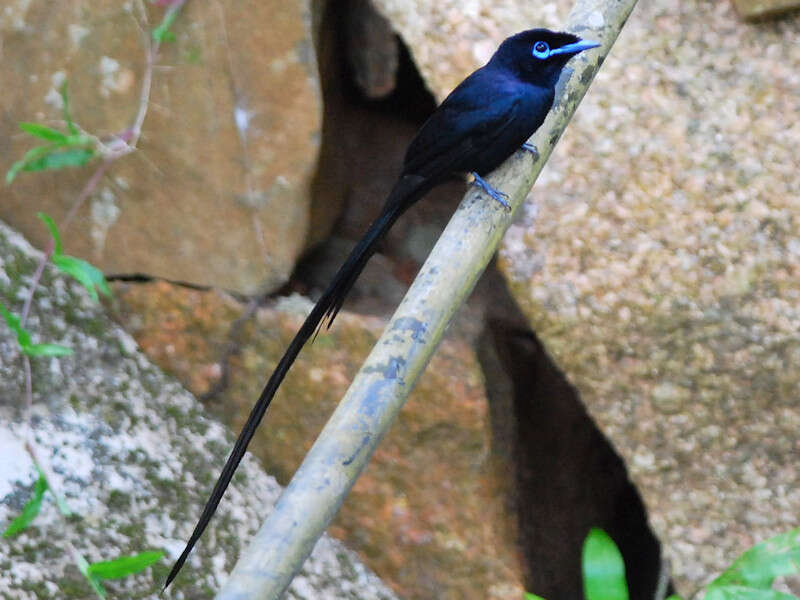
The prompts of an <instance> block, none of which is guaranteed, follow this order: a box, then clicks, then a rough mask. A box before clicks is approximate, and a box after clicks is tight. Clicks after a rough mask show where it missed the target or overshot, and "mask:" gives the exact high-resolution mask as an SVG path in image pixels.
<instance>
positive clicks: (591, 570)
mask: <svg viewBox="0 0 800 600" xmlns="http://www.w3.org/2000/svg"><path fill="white" fill-rule="evenodd" d="M581 563H582V568H583V592H584V595H585V596H586V600H628V584H627V582H626V581H625V562H624V561H623V560H622V554H620V551H619V548H617V545H616V544H615V543H614V540H612V539H611V538H610V537H609V535H608V534H607V533H606V532H605V531H603V530H602V529H598V528H597V527H593V528H592V530H591V531H590V532H589V535H587V536H586V540H585V541H584V542H583V556H582V558H581Z"/></svg>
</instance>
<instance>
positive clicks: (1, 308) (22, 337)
mask: <svg viewBox="0 0 800 600" xmlns="http://www.w3.org/2000/svg"><path fill="white" fill-rule="evenodd" d="M0 313H2V315H3V318H4V319H5V320H6V324H7V325H8V327H9V329H11V330H12V331H15V332H16V334H17V343H18V344H19V346H20V348H22V351H23V352H24V351H25V348H26V347H28V346H30V345H31V334H30V332H29V331H28V330H27V329H25V328H24V327H23V326H22V323H21V321H20V319H19V317H18V316H17V315H15V314H14V313H12V312H10V311H9V310H8V309H7V308H6V306H5V304H3V303H2V302H0Z"/></svg>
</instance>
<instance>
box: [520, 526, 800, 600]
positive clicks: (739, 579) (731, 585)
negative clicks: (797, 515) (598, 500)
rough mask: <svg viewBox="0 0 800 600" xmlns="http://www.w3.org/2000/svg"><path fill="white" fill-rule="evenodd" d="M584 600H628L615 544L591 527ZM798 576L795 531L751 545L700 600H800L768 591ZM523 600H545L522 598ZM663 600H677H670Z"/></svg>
mask: <svg viewBox="0 0 800 600" xmlns="http://www.w3.org/2000/svg"><path fill="white" fill-rule="evenodd" d="M581 567H582V571H583V590H584V597H585V599H586V600H628V585H627V583H626V581H625V563H624V561H623V559H622V554H621V553H620V551H619V548H617V545H616V544H615V543H614V540H612V539H611V537H610V536H609V535H608V534H607V533H606V532H605V531H603V530H602V529H598V528H596V527H593V528H592V530H591V531H589V534H588V535H587V536H586V539H585V540H584V543H583V553H582V556H581ZM797 574H800V528H796V529H792V530H791V531H787V532H786V533H781V534H779V535H776V536H775V537H772V538H770V539H768V540H766V541H764V542H761V543H760V544H756V545H755V546H753V547H752V548H750V549H749V550H747V551H746V552H744V553H743V554H742V555H741V556H740V557H739V558H737V559H736V560H735V561H734V562H733V564H732V565H731V566H730V567H728V568H727V569H726V570H725V571H724V572H723V573H722V574H721V575H720V576H719V577H717V578H716V579H715V580H714V581H712V582H711V583H710V584H709V585H708V588H706V594H705V596H704V597H703V600H800V599H798V597H797V596H793V595H792V594H786V593H783V592H778V591H776V590H773V589H772V585H773V584H774V582H775V579H776V578H777V577H782V576H787V575H797ZM525 600H544V599H543V598H541V597H540V596H537V595H535V594H531V593H529V592H526V593H525ZM666 600H681V598H680V597H679V596H677V595H672V596H670V597H669V598H667V599H666Z"/></svg>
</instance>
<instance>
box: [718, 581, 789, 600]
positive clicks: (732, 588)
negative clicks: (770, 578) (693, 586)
mask: <svg viewBox="0 0 800 600" xmlns="http://www.w3.org/2000/svg"><path fill="white" fill-rule="evenodd" d="M703 600H797V596H793V595H792V594H786V593H784V592H778V591H777V590H770V589H766V590H764V589H757V588H752V587H749V586H744V585H714V584H713V583H712V584H711V586H709V588H708V591H707V592H706V595H705V596H704V597H703Z"/></svg>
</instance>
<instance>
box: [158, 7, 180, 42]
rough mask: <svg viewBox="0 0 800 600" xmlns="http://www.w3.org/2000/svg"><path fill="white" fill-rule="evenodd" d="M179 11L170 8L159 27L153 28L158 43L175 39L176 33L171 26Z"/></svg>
mask: <svg viewBox="0 0 800 600" xmlns="http://www.w3.org/2000/svg"><path fill="white" fill-rule="evenodd" d="M178 12H179V11H177V10H168V11H167V12H166V13H165V14H164V18H163V19H162V21H161V23H159V25H158V27H156V28H155V29H153V39H154V40H155V41H157V42H158V43H162V42H174V41H175V34H174V33H172V32H171V31H170V27H172V24H173V23H174V22H175V19H176V18H177V17H178Z"/></svg>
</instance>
